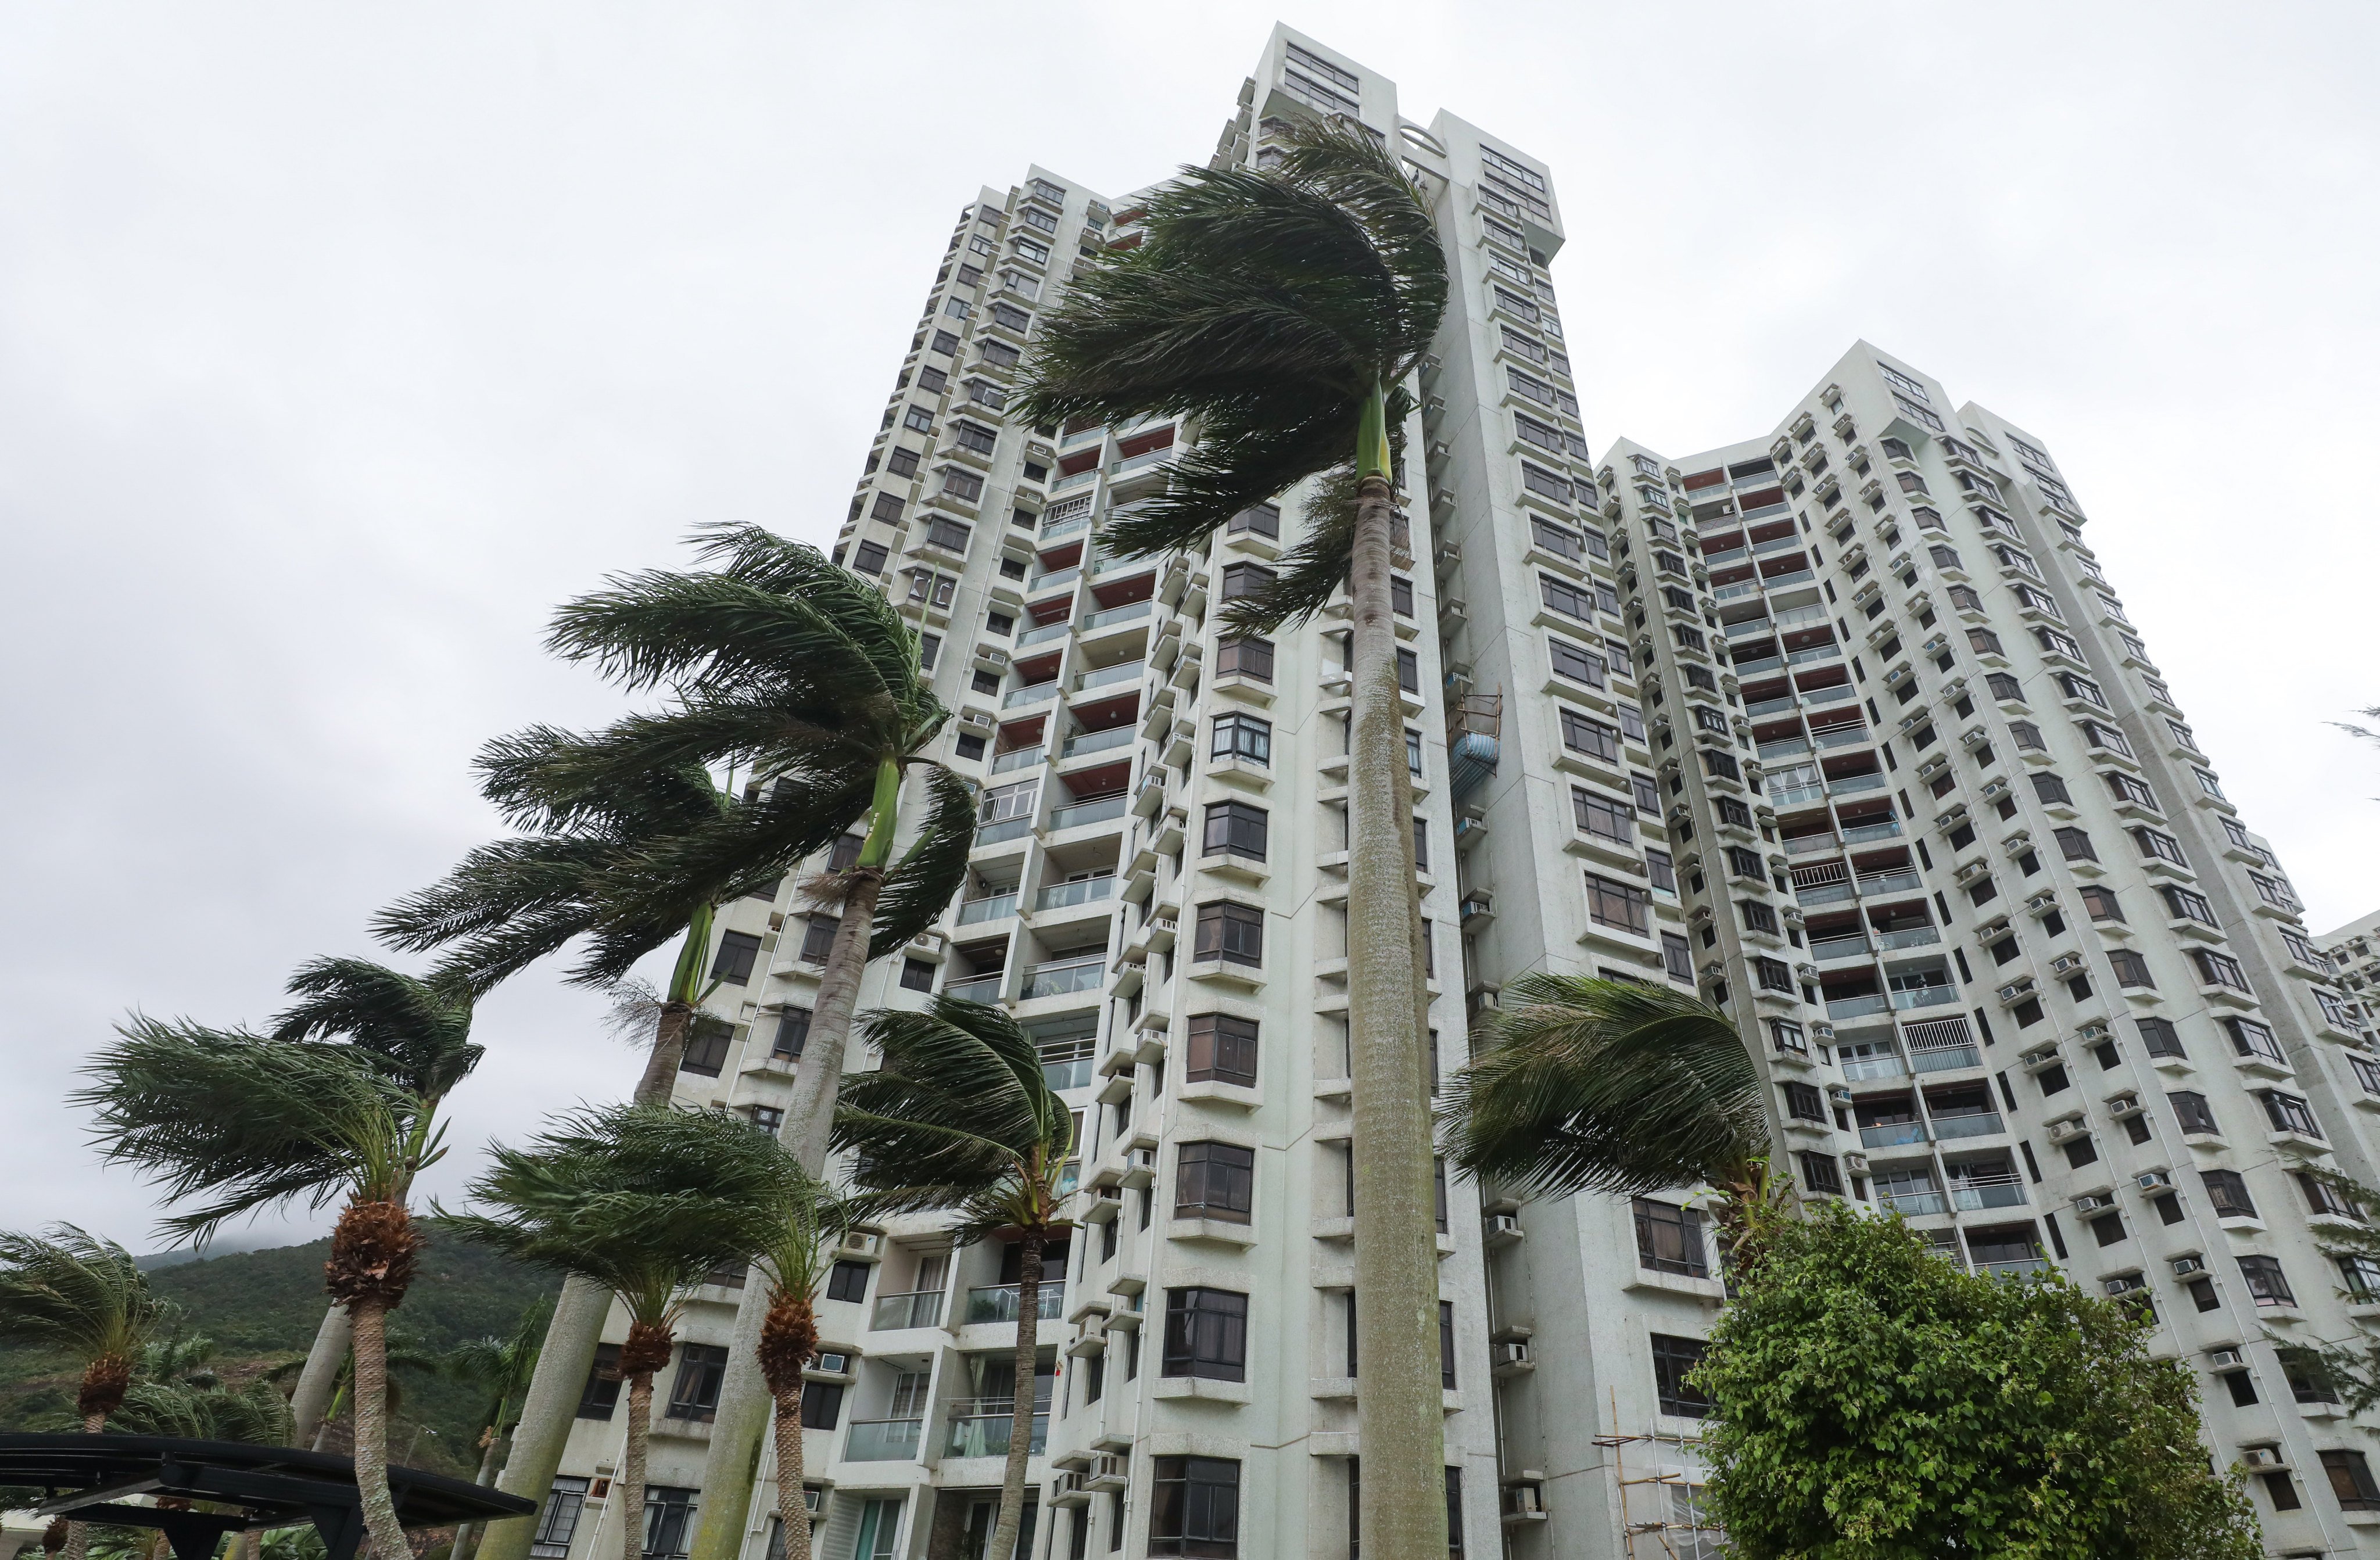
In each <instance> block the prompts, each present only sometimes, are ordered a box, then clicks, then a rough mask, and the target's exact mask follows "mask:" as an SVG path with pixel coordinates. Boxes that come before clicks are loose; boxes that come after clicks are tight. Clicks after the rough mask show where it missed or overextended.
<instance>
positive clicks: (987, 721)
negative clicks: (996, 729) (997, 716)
mask: <svg viewBox="0 0 2380 1560" xmlns="http://www.w3.org/2000/svg"><path fill="white" fill-rule="evenodd" d="M959 724H960V725H962V726H973V727H974V728H975V729H976V730H977V731H978V732H988V731H990V730H991V728H992V727H993V726H994V725H995V724H997V722H995V721H994V720H992V718H991V717H990V716H989V715H987V714H985V713H984V712H983V711H982V710H980V709H963V710H961V711H959Z"/></svg>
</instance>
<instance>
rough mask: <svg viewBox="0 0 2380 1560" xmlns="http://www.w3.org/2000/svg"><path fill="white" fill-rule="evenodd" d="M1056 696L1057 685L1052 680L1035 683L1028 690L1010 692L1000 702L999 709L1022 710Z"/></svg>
mask: <svg viewBox="0 0 2380 1560" xmlns="http://www.w3.org/2000/svg"><path fill="white" fill-rule="evenodd" d="M1057 696H1058V684H1057V683H1056V682H1055V681H1054V680H1053V681H1051V682H1048V683H1034V684H1033V685H1032V686H1031V687H1029V688H1017V689H1014V690H1012V691H1011V692H1010V693H1009V695H1008V696H1007V697H1005V698H1003V699H1002V700H1001V701H1000V707H1001V708H1002V709H1022V708H1024V707H1026V705H1028V704H1039V703H1040V702H1041V701H1042V700H1044V699H1054V698H1056V697H1057Z"/></svg>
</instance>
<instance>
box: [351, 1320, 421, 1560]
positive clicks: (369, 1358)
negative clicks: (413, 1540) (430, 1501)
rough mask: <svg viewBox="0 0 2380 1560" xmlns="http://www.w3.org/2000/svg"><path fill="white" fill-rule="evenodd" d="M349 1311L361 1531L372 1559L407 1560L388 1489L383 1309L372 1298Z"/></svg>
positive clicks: (408, 1548) (408, 1549) (409, 1549)
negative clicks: (368, 1542)
mask: <svg viewBox="0 0 2380 1560" xmlns="http://www.w3.org/2000/svg"><path fill="white" fill-rule="evenodd" d="M349 1310H350V1311H351V1312H353V1314H354V1317H355V1328H356V1332H355V1352H356V1389H355V1406H356V1457H355V1464H356V1491H357V1493H358V1495H359V1496H360V1497H361V1499H362V1502H363V1512H364V1529H365V1530H366V1531H368V1532H369V1533H370V1534H371V1544H372V1553H373V1554H374V1555H375V1556H377V1560H406V1557H407V1556H408V1555H410V1554H412V1553H413V1550H412V1546H411V1545H410V1544H408V1543H407V1542H406V1538H405V1530H404V1529H403V1528H402V1527H400V1526H398V1525H397V1520H396V1502H395V1498H394V1497H393V1496H391V1495H390V1493H389V1489H388V1338H387V1335H386V1332H385V1328H384V1324H385V1323H386V1321H387V1318H388V1311H387V1307H386V1306H384V1305H383V1304H382V1303H381V1302H380V1301H378V1300H357V1301H355V1302H354V1303H353V1304H352V1305H351V1306H350V1307H349Z"/></svg>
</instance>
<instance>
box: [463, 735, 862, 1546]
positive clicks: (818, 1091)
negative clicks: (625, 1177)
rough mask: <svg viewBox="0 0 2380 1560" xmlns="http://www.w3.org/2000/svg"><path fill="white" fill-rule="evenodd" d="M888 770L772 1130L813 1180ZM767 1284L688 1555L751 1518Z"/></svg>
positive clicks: (830, 1107)
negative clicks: (781, 1113)
mask: <svg viewBox="0 0 2380 1560" xmlns="http://www.w3.org/2000/svg"><path fill="white" fill-rule="evenodd" d="M888 768H889V769H890V772H891V780H890V783H889V784H887V783H886V782H885V780H884V778H883V777H882V776H881V775H880V777H879V782H878V786H877V800H876V805H875V813H874V821H873V822H872V823H871V825H870V828H869V830H868V846H867V847H864V848H863V849H862V851H861V853H860V859H859V865H856V866H855V867H853V868H852V869H851V871H850V872H849V874H848V875H847V879H848V880H847V885H846V887H845V889H844V896H843V919H842V921H841V922H840V923H839V924H838V925H836V927H835V932H834V943H833V945H832V947H831V948H829V949H828V950H827V956H826V966H825V968H823V969H822V970H820V972H819V988H818V1000H817V1003H816V1005H815V1006H814V1007H812V1008H811V1010H810V1032H809V1038H808V1039H807V1041H806V1042H805V1043H804V1044H803V1046H802V1059H801V1064H800V1065H799V1066H798V1067H797V1068H796V1069H795V1072H794V1097H793V1098H792V1099H791V1100H790V1101H788V1102H787V1103H786V1106H785V1119H784V1121H783V1124H782V1125H780V1126H779V1127H778V1129H777V1141H778V1142H780V1143H783V1144H784V1145H785V1147H786V1148H787V1149H788V1150H789V1151H791V1153H792V1154H793V1155H794V1159H795V1162H796V1163H797V1164H799V1165H800V1166H801V1167H802V1168H803V1169H804V1170H805V1171H807V1173H808V1174H810V1175H813V1176H817V1175H820V1174H822V1173H823V1172H824V1170H825V1168H826V1151H827V1140H828V1137H829V1136H830V1134H831V1133H832V1131H833V1127H834V1107H835V1101H836V1099H837V1097H838V1096H839V1095H840V1094H841V1093H842V1089H843V1070H844V1055H845V1052H846V1050H847V1049H848V1047H849V1043H850V1039H851V1020H852V1015H853V1013H854V1012H855V1010H856V1009H857V1008H858V1006H859V979H860V976H862V975H863V974H865V973H867V972H868V938H869V937H871V936H872V935H873V934H874V930H875V925H876V899H877V895H878V894H879V893H880V891H881V890H882V889H883V887H884V873H883V869H882V867H881V865H880V862H881V860H882V858H883V855H884V854H886V853H889V848H890V844H891V840H892V827H893V823H894V821H895V818H896V816H897V813H898V808H899V802H900V774H899V769H898V767H897V766H888ZM880 840H881V848H879V842H880ZM768 1289H769V1286H768V1285H765V1284H756V1283H752V1282H749V1281H747V1282H746V1284H745V1286H744V1294H743V1299H742V1300H741V1302H740V1304H739V1305H738V1308H737V1310H736V1312H735V1335H734V1336H732V1337H731V1338H730V1339H729V1340H728V1344H727V1373H726V1376H725V1378H724V1379H723V1380H722V1381H721V1383H720V1384H719V1409H718V1412H717V1414H716V1415H715V1417H714V1418H713V1419H712V1421H711V1425H710V1450H709V1452H707V1453H706V1454H705V1455H704V1457H703V1460H702V1494H703V1499H702V1509H701V1511H699V1512H698V1513H697V1514H696V1518H695V1533H694V1547H693V1549H692V1551H691V1552H690V1557H689V1560H736V1556H737V1555H738V1554H739V1553H740V1552H741V1551H742V1550H743V1547H744V1524H745V1521H746V1520H747V1518H749V1517H750V1516H751V1512H752V1481H753V1476H754V1474H755V1473H756V1472H757V1471H758V1470H759V1460H760V1433H761V1431H762V1430H763V1429H764V1428H765V1427H766V1425H767V1423H768V1418H769V1393H768V1386H767V1384H766V1383H765V1382H764V1381H763V1380H762V1379H761V1375H760V1367H759V1342H760V1329H761V1325H762V1323H763V1321H764V1320H765V1318H766V1316H767V1313H768V1308H769V1301H768V1300H767V1293H768ZM491 1560H494V1557H491ZM504 1560H514V1557H510V1556H507V1557H504ZM519 1560H526V1556H525V1555H524V1556H521V1557H519Z"/></svg>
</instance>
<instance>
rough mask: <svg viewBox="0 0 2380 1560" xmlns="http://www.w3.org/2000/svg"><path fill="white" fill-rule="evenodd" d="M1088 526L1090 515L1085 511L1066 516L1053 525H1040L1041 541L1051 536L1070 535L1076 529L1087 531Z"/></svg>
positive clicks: (1089, 525) (1089, 524) (1089, 526)
mask: <svg viewBox="0 0 2380 1560" xmlns="http://www.w3.org/2000/svg"><path fill="white" fill-rule="evenodd" d="M1090 528H1091V517H1090V515H1089V514H1088V513H1087V512H1086V513H1084V514H1075V515H1070V516H1068V517H1067V518H1065V519H1063V520H1061V521H1059V522H1058V523H1057V524H1056V525H1054V526H1042V527H1041V539H1042V540H1043V541H1048V540H1050V538H1053V537H1071V536H1073V535H1074V534H1075V532H1076V531H1087V530H1089V529H1090Z"/></svg>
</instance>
